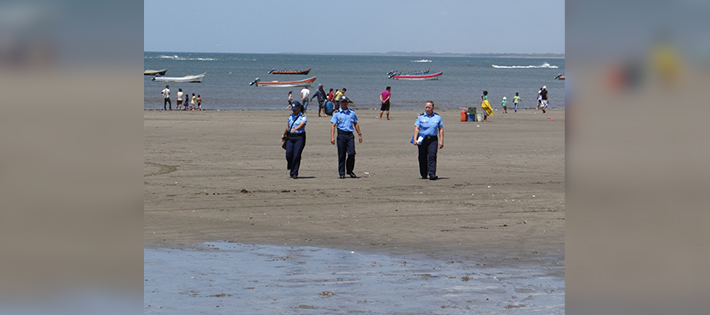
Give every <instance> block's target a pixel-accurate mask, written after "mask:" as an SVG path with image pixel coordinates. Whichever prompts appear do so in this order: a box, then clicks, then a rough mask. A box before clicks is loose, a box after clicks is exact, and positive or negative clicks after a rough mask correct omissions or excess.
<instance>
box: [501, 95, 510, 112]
mask: <svg viewBox="0 0 710 315" xmlns="http://www.w3.org/2000/svg"><path fill="white" fill-rule="evenodd" d="M507 103H508V101H507V100H506V97H505V96H503V101H502V102H500V106H502V107H503V113H505V114H507V113H508V106H506V104H507Z"/></svg>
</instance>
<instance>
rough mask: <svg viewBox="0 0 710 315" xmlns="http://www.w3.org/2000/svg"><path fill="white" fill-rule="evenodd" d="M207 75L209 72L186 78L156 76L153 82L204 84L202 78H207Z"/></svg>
mask: <svg viewBox="0 0 710 315" xmlns="http://www.w3.org/2000/svg"><path fill="white" fill-rule="evenodd" d="M205 74H207V72H204V73H201V74H195V75H186V76H184V77H161V76H157V75H156V76H155V77H154V78H153V79H152V80H153V81H155V82H178V83H202V78H204V77H205Z"/></svg>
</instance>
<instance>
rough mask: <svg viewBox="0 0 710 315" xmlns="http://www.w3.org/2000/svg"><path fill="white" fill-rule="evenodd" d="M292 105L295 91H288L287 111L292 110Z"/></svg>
mask: <svg viewBox="0 0 710 315" xmlns="http://www.w3.org/2000/svg"><path fill="white" fill-rule="evenodd" d="M291 103H293V91H288V106H286V109H291Z"/></svg>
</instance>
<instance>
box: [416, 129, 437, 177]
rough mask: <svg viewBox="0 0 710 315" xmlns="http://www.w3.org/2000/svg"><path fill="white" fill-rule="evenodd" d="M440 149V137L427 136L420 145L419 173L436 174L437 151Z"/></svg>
mask: <svg viewBox="0 0 710 315" xmlns="http://www.w3.org/2000/svg"><path fill="white" fill-rule="evenodd" d="M438 150H439V138H438V137H437V136H426V137H424V140H422V144H420V145H419V175H421V176H422V177H426V176H427V175H429V176H434V175H436V152H437V151H438Z"/></svg>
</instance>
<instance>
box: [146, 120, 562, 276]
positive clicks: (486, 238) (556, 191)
mask: <svg viewBox="0 0 710 315" xmlns="http://www.w3.org/2000/svg"><path fill="white" fill-rule="evenodd" d="M356 110H357V113H358V116H359V118H360V125H361V129H362V132H363V135H364V137H363V140H364V141H363V143H358V144H356V151H357V157H356V165H355V173H356V174H358V175H359V176H360V178H357V179H351V178H346V179H339V178H338V173H337V161H336V158H337V153H336V147H335V146H333V145H331V144H330V141H329V140H330V135H329V132H330V123H329V118H323V117H318V116H317V113H316V112H315V111H314V110H313V109H311V110H310V112H309V116H308V118H309V122H308V126H307V128H306V130H307V144H306V147H305V150H304V153H303V161H302V164H301V170H300V178H299V179H291V178H289V176H288V171H287V170H286V161H285V158H284V151H283V150H282V149H281V147H280V140H279V138H280V135H281V133H282V132H283V130H284V129H285V127H286V123H285V121H286V117H287V115H288V114H289V112H288V111H286V110H284V111H203V112H177V111H168V112H164V111H145V112H144V160H145V167H144V184H145V186H144V187H145V188H144V211H145V212H144V242H145V245H146V247H150V248H184V247H191V246H193V245H198V244H202V243H204V242H212V241H227V242H236V243H243V244H267V245H288V246H313V247H321V248H334V249H348V250H351V249H352V250H358V251H369V252H383V253H389V254H393V255H409V254H426V255H430V256H431V257H443V256H447V257H450V256H455V257H458V258H460V259H468V258H470V259H475V260H476V261H478V262H482V263H487V264H489V265H495V266H519V265H532V266H535V265H548V266H552V265H556V266H560V265H562V264H564V226H565V204H564V194H565V182H564V179H565V145H564V139H565V133H564V122H565V119H564V116H565V115H564V113H565V112H564V111H563V110H552V111H548V113H547V114H542V113H541V112H536V111H534V110H522V111H519V112H518V113H512V111H511V112H509V113H508V114H503V113H501V112H500V111H497V112H496V116H495V117H493V118H491V122H487V123H478V122H466V123H462V122H460V119H459V118H460V113H459V112H458V111H440V112H439V113H440V114H441V115H442V117H443V120H444V130H445V146H444V148H443V149H441V150H439V162H438V171H437V173H438V175H439V180H437V181H430V180H422V179H420V178H419V172H418V163H417V156H416V148H415V147H414V146H413V145H411V144H410V143H409V139H410V138H411V136H412V133H413V129H414V127H413V123H414V119H415V117H416V115H417V114H418V113H419V112H415V111H398V110H394V111H393V112H392V114H391V117H392V120H390V121H386V120H381V121H380V120H378V119H377V118H376V116H378V115H379V111H374V110H365V109H360V110H358V109H357V108H356ZM548 117H549V118H548ZM557 270H558V271H557V273H558V276H561V277H563V276H564V270H563V269H557Z"/></svg>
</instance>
